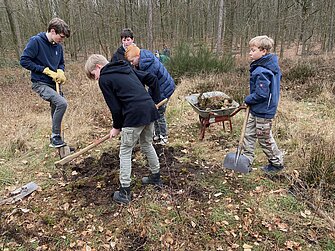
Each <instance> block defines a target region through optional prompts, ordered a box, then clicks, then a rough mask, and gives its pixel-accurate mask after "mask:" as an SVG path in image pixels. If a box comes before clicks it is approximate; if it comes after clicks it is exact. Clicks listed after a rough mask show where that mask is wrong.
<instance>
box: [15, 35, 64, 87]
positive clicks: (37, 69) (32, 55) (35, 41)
mask: <svg viewBox="0 0 335 251" xmlns="http://www.w3.org/2000/svg"><path fill="white" fill-rule="evenodd" d="M20 64H21V66H23V67H24V68H26V69H27V70H30V71H31V81H32V82H36V81H41V82H44V83H47V84H48V85H50V86H55V82H53V80H52V78H51V77H49V76H47V75H45V74H43V73H42V72H43V70H44V69H45V68H46V67H49V68H50V70H52V71H57V69H62V70H63V71H64V68H65V65H64V55H63V47H62V46H61V45H60V44H56V43H51V42H49V40H48V38H47V36H46V33H45V32H40V33H38V34H37V35H36V36H33V37H31V38H30V40H29V42H28V43H27V45H26V48H25V49H24V50H23V53H22V55H21V59H20Z"/></svg>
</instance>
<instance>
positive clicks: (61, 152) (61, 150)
mask: <svg viewBox="0 0 335 251" xmlns="http://www.w3.org/2000/svg"><path fill="white" fill-rule="evenodd" d="M70 153H71V149H70V147H69V146H62V147H60V148H59V156H60V158H61V159H62V158H65V157H66V156H68V155H70Z"/></svg>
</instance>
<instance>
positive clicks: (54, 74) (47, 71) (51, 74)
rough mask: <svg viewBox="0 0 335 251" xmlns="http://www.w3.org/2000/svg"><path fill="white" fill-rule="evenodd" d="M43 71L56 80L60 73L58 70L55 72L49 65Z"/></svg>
mask: <svg viewBox="0 0 335 251" xmlns="http://www.w3.org/2000/svg"><path fill="white" fill-rule="evenodd" d="M43 73H44V74H45V75H47V76H49V77H50V78H52V80H53V81H55V82H56V78H57V75H58V74H57V72H54V71H52V70H50V69H49V67H46V68H44V70H43Z"/></svg>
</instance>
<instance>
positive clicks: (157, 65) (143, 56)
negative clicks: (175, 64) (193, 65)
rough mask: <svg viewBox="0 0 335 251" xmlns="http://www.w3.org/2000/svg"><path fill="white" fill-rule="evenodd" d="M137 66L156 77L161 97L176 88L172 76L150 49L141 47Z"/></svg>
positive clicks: (166, 96) (167, 96)
mask: <svg viewBox="0 0 335 251" xmlns="http://www.w3.org/2000/svg"><path fill="white" fill-rule="evenodd" d="M138 68H139V70H141V71H146V72H150V73H152V74H154V75H155V76H156V77H157V78H158V83H159V87H160V90H161V96H162V99H164V98H169V97H170V96H171V95H172V93H173V92H174V90H175V88H176V86H175V83H174V81H173V78H172V77H171V75H170V74H169V72H168V71H167V70H166V68H165V67H164V65H163V64H162V63H161V62H159V59H158V58H157V57H156V56H155V55H154V54H153V53H152V52H151V51H149V50H144V49H141V51H140V60H139V66H138Z"/></svg>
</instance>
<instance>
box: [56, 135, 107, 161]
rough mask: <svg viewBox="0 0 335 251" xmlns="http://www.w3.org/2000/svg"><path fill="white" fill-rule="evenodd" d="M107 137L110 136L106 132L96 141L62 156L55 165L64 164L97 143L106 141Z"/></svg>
mask: <svg viewBox="0 0 335 251" xmlns="http://www.w3.org/2000/svg"><path fill="white" fill-rule="evenodd" d="M109 138H110V134H109V133H108V134H107V135H106V136H104V137H103V138H101V139H98V140H97V141H95V142H93V143H92V144H90V145H88V146H86V147H85V148H83V149H81V150H80V151H79V152H76V153H73V154H71V155H69V156H67V157H65V158H63V159H61V160H58V161H56V162H55V165H58V164H60V165H64V164H66V163H68V162H70V161H71V160H73V159H75V158H77V157H78V156H80V155H82V154H83V153H85V152H87V151H89V150H91V149H92V148H93V147H95V146H97V145H99V144H100V143H102V142H104V141H106V140H107V139H109Z"/></svg>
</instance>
